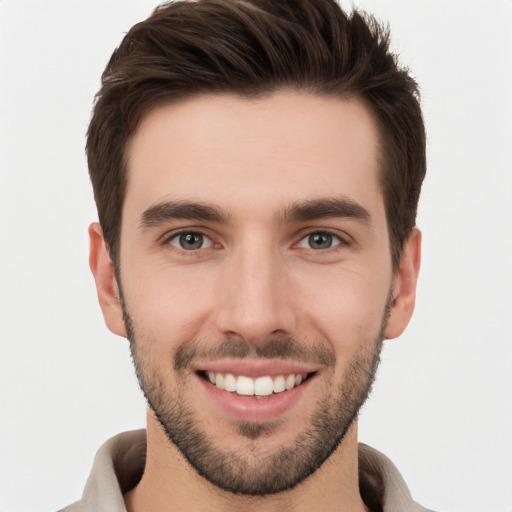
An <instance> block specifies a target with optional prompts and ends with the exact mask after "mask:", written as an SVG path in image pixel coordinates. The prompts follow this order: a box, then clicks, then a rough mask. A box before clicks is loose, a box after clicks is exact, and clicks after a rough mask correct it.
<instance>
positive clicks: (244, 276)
mask: <svg viewBox="0 0 512 512" xmlns="http://www.w3.org/2000/svg"><path fill="white" fill-rule="evenodd" d="M287 270H288V269H287V267H286V261H284V257H283V256H282V255H280V254H279V253H278V251H276V250H274V249H273V248H272V246H271V245H270V244H265V243H259V244H245V246H244V247H242V248H240V249H239V250H238V251H235V252H234V253H233V254H232V255H231V256H230V257H229V258H227V261H226V262H225V264H224V272H223V273H222V283H220V286H219V288H220V293H219V301H218V304H217V315H216V322H217V328H218V329H219V330H220V331H221V332H222V334H223V335H224V336H229V337H235V338H242V339H243V340H245V341H246V342H247V343H249V344H251V345H255V346H257V345H261V344H263V343H265V341H266V340H268V339H269V338H270V337H272V336H273V335H276V334H280V335H283V334H286V335H290V334H291V333H292V332H293V331H294V330H295V327H296V321H297V318H296V311H295V308H294V306H293V301H292V297H291V295H292V294H291V293H290V292H291V290H290V286H289V272H288V271H287Z"/></svg>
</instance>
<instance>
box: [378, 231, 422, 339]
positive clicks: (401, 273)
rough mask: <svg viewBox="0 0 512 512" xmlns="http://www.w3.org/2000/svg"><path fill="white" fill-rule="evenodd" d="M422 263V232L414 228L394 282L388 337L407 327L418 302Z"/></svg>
mask: <svg viewBox="0 0 512 512" xmlns="http://www.w3.org/2000/svg"><path fill="white" fill-rule="evenodd" d="M420 263H421V232H420V230H419V229H417V228H414V229H413V230H412V232H411V234H410V236H409V238H408V239H407V242H406V243H405V245H404V249H403V251H402V258H401V260H400V267H399V268H398V270H397V272H396V274H395V277H394V283H393V289H392V292H391V293H392V303H391V310H390V316H389V320H388V324H387V327H386V330H385V337H386V339H392V338H397V337H398V336H400V335H401V334H402V332H403V331H404V330H405V328H406V327H407V324H408V323H409V320H410V319H411V317H412V313H413V311H414V305H415V302H416V285H417V282H418V274H419V271H420Z"/></svg>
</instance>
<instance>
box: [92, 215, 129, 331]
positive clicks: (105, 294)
mask: <svg viewBox="0 0 512 512" xmlns="http://www.w3.org/2000/svg"><path fill="white" fill-rule="evenodd" d="M89 266H90V268H91V272H92V274H93V276H94V280H95V282H96V291H97V293H98V301H99V303H100V307H101V311H102V312H103V318H104V319H105V323H106V324H107V327H108V328H109V329H110V330H111V331H112V332H113V333H114V334H117V335H119V336H123V337H124V338H126V337H127V335H126V329H125V325H124V320H123V310H122V307H121V302H120V300H119V289H118V286H117V281H116V277H115V273H114V266H113V264H112V260H111V259H110V254H109V252H108V249H107V245H106V243H105V239H104V238H103V230H102V229H101V226H100V224H99V223H97V222H93V223H92V224H91V225H90V226H89Z"/></svg>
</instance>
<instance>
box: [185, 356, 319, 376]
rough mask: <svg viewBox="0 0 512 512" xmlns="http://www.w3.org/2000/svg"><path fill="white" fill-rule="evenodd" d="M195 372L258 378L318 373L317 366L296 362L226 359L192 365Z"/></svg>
mask: <svg viewBox="0 0 512 512" xmlns="http://www.w3.org/2000/svg"><path fill="white" fill-rule="evenodd" d="M192 369H193V370H194V371H195V372H215V373H231V374H233V375H245V376H246V377H251V378H253V379H254V378H257V377H263V376H270V377H277V376H278V375H290V374H300V373H313V372H316V371H318V366H317V365H312V364H307V363H300V362H295V361H284V360H282V359H278V360H247V359H224V360H222V361H211V362H204V363H201V362H198V363H195V364H193V365H192Z"/></svg>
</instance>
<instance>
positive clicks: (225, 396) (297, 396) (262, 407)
mask: <svg viewBox="0 0 512 512" xmlns="http://www.w3.org/2000/svg"><path fill="white" fill-rule="evenodd" d="M196 378H197V379H198V380H199V381H200V384H201V385H202V387H203V389H204V390H205V392H206V394H207V397H208V399H210V401H213V403H215V404H217V405H218V406H219V407H220V408H221V409H223V410H224V411H225V412H226V413H227V414H228V415H229V416H231V417H232V418H233V419H235V420H239V421H252V422H262V421H270V420H274V419H277V418H279V417H280V416H281V415H283V414H285V413H286V412H288V411H291V410H292V409H293V408H294V406H296V405H297V403H298V402H299V400H301V398H303V394H304V392H305V391H306V390H307V389H309V388H310V386H311V384H312V381H313V380H315V377H314V376H311V377H310V378H308V379H307V380H305V381H304V382H302V383H301V384H300V385H299V386H297V387H295V388H293V389H290V390H288V391H283V392H282V393H275V394H272V395H269V396H268V397H265V398H255V397H244V396H240V395H238V394H236V393H231V392H229V391H224V390H222V389H219V388H217V387H215V386H214V385H213V384H211V383H210V382H208V381H206V380H204V379H203V378H201V377H199V375H197V374H196Z"/></svg>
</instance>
